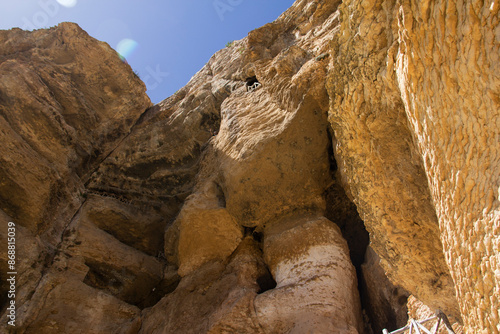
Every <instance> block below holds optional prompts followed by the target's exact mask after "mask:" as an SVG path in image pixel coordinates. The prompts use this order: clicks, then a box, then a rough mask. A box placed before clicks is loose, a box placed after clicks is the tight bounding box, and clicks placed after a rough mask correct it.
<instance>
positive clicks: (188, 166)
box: [0, 0, 500, 333]
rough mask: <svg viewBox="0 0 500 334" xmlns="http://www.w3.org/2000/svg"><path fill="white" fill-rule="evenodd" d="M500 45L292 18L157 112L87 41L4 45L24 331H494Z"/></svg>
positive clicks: (444, 18)
mask: <svg viewBox="0 0 500 334" xmlns="http://www.w3.org/2000/svg"><path fill="white" fill-rule="evenodd" d="M498 29H499V28H498V4H496V3H491V4H490V3H481V4H480V3H463V4H462V3H459V4H450V3H449V2H447V1H437V2H433V3H431V2H428V1H424V2H418V3H417V2H415V1H409V0H399V1H396V0H394V1H384V2H379V1H372V0H368V1H354V0H352V1H351V0H346V1H343V2H340V1H329V2H326V1H325V2H323V1H308V0H299V1H296V2H295V4H294V5H293V6H292V7H291V8H290V9H289V10H288V11H287V12H285V13H284V14H283V15H282V16H280V17H279V18H278V19H277V20H276V21H274V22H272V23H270V24H267V25H265V26H263V27H261V28H259V29H256V30H254V31H252V32H250V33H249V35H248V37H246V38H244V39H243V40H241V41H236V42H234V43H233V44H232V45H231V46H229V47H227V48H225V49H223V50H221V51H219V52H217V53H216V54H215V55H214V56H213V57H212V58H211V59H210V60H209V61H208V63H207V64H206V65H205V66H204V67H203V68H202V69H201V70H200V71H199V72H198V73H197V74H196V75H195V76H193V78H192V79H191V80H190V82H189V83H188V84H187V85H186V86H185V87H184V88H182V89H180V90H179V91H178V92H177V93H176V94H174V95H173V96H171V97H169V98H167V99H166V100H164V101H163V102H161V103H159V104H157V105H155V106H153V107H151V106H150V102H149V99H148V98H147V96H146V95H145V87H144V84H142V83H141V82H140V81H139V80H138V78H136V77H135V75H134V74H133V73H132V71H131V69H130V68H129V67H128V66H127V65H126V64H123V63H122V62H121V61H120V59H119V57H118V56H117V54H116V53H115V52H114V51H113V50H111V49H110V48H109V46H107V45H106V44H104V43H100V42H98V41H96V40H94V39H92V38H90V37H89V36H88V35H87V34H86V33H85V32H83V31H82V30H81V29H80V28H78V27H77V26H76V25H74V24H68V23H65V24H61V25H59V26H58V27H56V28H52V29H49V30H39V31H35V32H31V33H29V32H23V31H21V30H19V29H14V30H11V31H4V32H0V42H1V43H2V45H4V47H3V48H2V52H1V53H0V71H2V76H1V77H0V78H1V79H0V115H1V118H0V122H3V124H4V126H3V129H4V130H3V131H2V132H1V133H0V141H1V142H2V146H1V147H0V150H1V152H2V155H1V158H0V159H1V162H2V163H1V166H0V172H1V174H0V175H1V178H0V180H1V181H0V197H1V199H2V201H1V207H0V209H1V211H0V216H1V217H2V222H8V221H15V222H16V223H17V225H18V229H17V233H18V239H19V240H22V241H20V242H19V247H18V248H19V259H20V260H19V263H18V272H19V281H18V287H19V288H18V296H17V298H16V302H17V305H18V313H17V315H18V319H17V321H18V323H17V324H18V326H17V327H16V330H17V332H19V333H53V332H82V333H103V332H120V333H307V332H315V333H327V332H336V333H363V332H366V333H369V332H370V331H371V330H372V329H371V328H369V327H370V325H369V324H371V325H372V327H373V329H375V330H380V328H383V327H386V328H389V329H396V328H397V327H402V326H404V324H405V323H406V320H407V319H406V317H405V315H404V312H405V304H406V298H407V296H408V293H411V294H412V295H414V296H415V297H416V298H418V299H419V300H420V301H421V302H422V303H423V304H422V305H420V304H419V306H418V307H415V306H414V305H415V303H414V302H410V304H409V306H410V311H411V312H414V313H415V311H414V310H415V309H416V308H418V309H424V308H425V307H426V306H424V304H425V305H428V306H429V307H430V308H432V309H436V308H440V309H442V310H443V311H444V312H445V313H447V314H448V315H449V316H450V318H452V319H453V320H454V321H457V322H463V324H464V325H465V327H464V328H465V329H464V330H465V331H466V332H470V333H498V331H499V330H500V328H498V326H499V325H498V323H499V321H498V300H497V293H496V292H498V291H497V290H498V289H499V283H498V282H499V279H500V278H499V277H498V273H497V272H498V271H499V270H500V269H499V268H498V261H497V260H498V259H497V258H498V253H499V252H498V242H499V240H500V239H499V237H498V231H497V230H498V228H497V227H498V226H497V225H498V222H499V219H498V217H499V215H498V189H497V188H498V180H499V175H498V170H497V167H496V166H497V165H498V163H497V162H498V161H497V160H498V151H499V149H500V145H499V143H500V142H499V140H498V124H497V123H498V120H499V117H498V109H499V108H498V103H499V102H498V101H499V99H498V96H497V95H498V85H499V80H498V74H497V73H500V72H499V71H498V69H497V68H496V67H497V66H498V65H497V64H498V62H497V61H496V60H497V59H496V58H498V55H499V54H500V53H499V52H498V51H499V50H498V47H499V45H500V43H499V41H498V36H499V35H498V33H497V30H498ZM257 82H258V84H255V83H257ZM250 86H251V88H249V87H250ZM146 109H147V110H146ZM488 139H489V140H488ZM23 169H24V170H23ZM365 228H366V229H365ZM366 230H367V231H368V232H369V239H370V240H368V234H367V232H366ZM0 237H1V241H2V244H5V240H6V238H5V231H0ZM369 241H370V246H371V247H370V248H368V251H366V249H367V248H366V247H367V245H368V242H369ZM6 249H7V248H6V247H2V250H1V253H0V256H1V257H2V259H6V258H7V254H6V253H5V250H6ZM365 252H366V255H365ZM363 261H365V263H364V264H363V265H362V263H363ZM3 269H6V268H3ZM3 272H7V270H4V271H3ZM385 275H387V276H388V278H387V277H385ZM357 276H358V277H357ZM358 278H359V283H360V284H359V285H358ZM388 279H390V281H391V282H389V280H388ZM3 280H4V279H3ZM4 281H5V280H4ZM2 289H4V290H3V291H5V289H6V286H2ZM358 290H359V291H358ZM412 298H413V297H412ZM411 300H414V299H411ZM6 301H7V300H3V305H4V307H5V302H6ZM412 314H413V313H412ZM415 314H420V313H418V312H417V313H415ZM422 314H423V313H422ZM363 315H364V316H363ZM4 316H5V315H4ZM193 319H195V321H194V320H193ZM391 327H392V328H391ZM4 329H5V330H8V329H9V328H8V327H6V326H5V327H4Z"/></svg>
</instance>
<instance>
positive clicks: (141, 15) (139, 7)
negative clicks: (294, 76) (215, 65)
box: [0, 0, 294, 103]
mask: <svg viewBox="0 0 500 334" xmlns="http://www.w3.org/2000/svg"><path fill="white" fill-rule="evenodd" d="M293 2H294V1H293V0H185V1H182V0H177V1H174V0H143V1H137V0H134V1H132V0H121V1H118V0H16V1H14V0H0V29H10V28H13V27H20V28H26V29H29V30H31V29H33V28H37V29H38V28H47V27H51V26H55V25H57V24H58V23H59V22H64V21H70V22H76V23H78V24H79V25H80V26H81V27H82V28H83V29H84V30H86V31H87V32H88V33H89V34H90V35H91V36H93V37H95V38H97V39H99V40H101V41H105V42H107V43H109V45H110V46H111V47H113V48H114V49H115V50H116V49H117V48H118V46H119V44H120V51H121V52H122V53H123V54H126V56H127V57H126V58H127V61H128V63H129V64H130V65H131V66H132V68H133V69H134V70H135V71H136V72H138V73H139V75H140V77H141V78H142V79H143V81H145V82H146V85H147V86H148V94H149V96H150V98H151V100H152V101H153V102H154V103H157V102H160V101H161V100H163V99H164V98H167V97H168V96H170V95H172V94H173V93H175V91H177V90H178V89H179V88H181V87H182V86H184V85H185V84H186V83H187V82H188V81H189V79H190V78H191V76H193V75H194V74H195V73H196V72H197V71H198V70H199V69H200V68H201V67H203V65H204V64H205V63H206V62H207V61H208V60H209V59H210V56H212V54H214V53H215V52H216V51H217V50H220V49H222V48H224V47H225V45H226V43H227V42H229V41H232V40H237V39H241V38H243V37H245V36H246V35H247V34H248V32H249V31H251V30H253V29H255V28H258V27H260V26H262V25H264V24H266V23H268V22H272V21H273V20H275V19H276V18H277V17H278V16H279V15H280V14H281V13H282V12H284V11H285V10H286V9H287V8H289V7H290V6H291V5H292V4H293ZM120 42H122V43H120Z"/></svg>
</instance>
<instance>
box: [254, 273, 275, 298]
mask: <svg viewBox="0 0 500 334" xmlns="http://www.w3.org/2000/svg"><path fill="white" fill-rule="evenodd" d="M257 284H258V285H259V291H258V292H257V293H258V294H261V293H264V292H266V291H268V290H272V289H274V288H275V287H276V281H275V280H274V278H273V275H271V273H270V272H269V270H267V269H266V272H265V273H264V274H263V275H262V276H260V277H259V278H257Z"/></svg>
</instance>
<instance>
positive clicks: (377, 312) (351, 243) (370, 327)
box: [325, 129, 408, 333]
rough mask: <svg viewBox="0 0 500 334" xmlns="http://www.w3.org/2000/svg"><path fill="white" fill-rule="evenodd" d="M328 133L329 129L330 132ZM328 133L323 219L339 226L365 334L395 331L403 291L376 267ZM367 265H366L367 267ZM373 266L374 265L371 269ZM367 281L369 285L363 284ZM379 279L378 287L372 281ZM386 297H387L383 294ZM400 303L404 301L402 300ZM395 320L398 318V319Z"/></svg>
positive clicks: (375, 260)
mask: <svg viewBox="0 0 500 334" xmlns="http://www.w3.org/2000/svg"><path fill="white" fill-rule="evenodd" d="M330 130H331V129H330ZM331 133H332V132H331V131H328V135H329V140H330V141H329V142H330V143H332V144H331V145H330V146H329V148H328V155H329V162H330V172H331V174H332V178H333V179H334V182H333V183H332V185H330V187H329V188H328V189H327V190H326V192H325V199H326V203H327V209H326V213H325V217H326V218H328V219H329V220H331V221H332V222H334V223H335V224H337V226H339V228H340V230H341V232H342V235H343V237H344V239H345V240H346V241H347V245H348V247H349V251H350V258H351V262H352V264H353V265H354V268H355V269H356V276H357V278H358V292H359V297H360V301H361V307H362V310H363V318H364V319H363V320H364V322H365V332H366V333H380V332H381V331H382V329H383V328H386V329H388V330H395V329H397V328H399V327H401V326H400V324H401V319H399V318H401V316H400V314H399V315H398V314H396V311H395V307H403V306H401V305H404V306H405V305H406V299H407V297H408V295H407V294H406V291H404V289H402V288H399V287H395V286H392V284H391V283H390V282H389V280H388V279H387V277H386V276H385V272H384V271H383V270H382V268H381V267H380V265H378V261H379V258H378V256H377V255H376V253H375V252H374V251H373V250H372V249H371V248H370V247H369V244H370V235H369V233H368V231H367V230H366V227H365V223H364V221H363V220H362V219H361V217H360V216H359V213H358V209H357V207H356V205H355V204H354V203H353V202H352V201H351V199H350V198H349V197H348V196H347V194H346V192H345V190H344V188H343V187H342V185H341V182H340V179H339V178H340V176H339V172H338V165H337V161H336V159H335V155H334V151H333V147H334V146H333V145H334V143H335V139H334V138H333V136H332V135H331ZM368 262H369V263H368ZM373 262H376V264H375V265H374V264H373ZM365 278H368V279H369V280H371V281H366V279H365ZM379 278H383V279H384V280H383V281H382V282H380V285H376V284H374V282H375V281H374V279H379ZM388 293H389V294H390V295H387V294H388ZM403 299H404V300H403ZM398 316H399V318H398Z"/></svg>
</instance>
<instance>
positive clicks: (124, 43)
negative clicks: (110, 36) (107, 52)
mask: <svg viewBox="0 0 500 334" xmlns="http://www.w3.org/2000/svg"><path fill="white" fill-rule="evenodd" d="M138 45H139V43H137V42H136V41H134V40H133V39H130V38H125V39H122V40H121V41H120V42H119V43H118V45H117V47H116V51H117V52H118V54H119V55H120V58H121V59H122V60H125V59H126V58H128V57H130V56H131V55H132V53H133V52H134V51H135V49H136V48H137V46H138Z"/></svg>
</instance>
